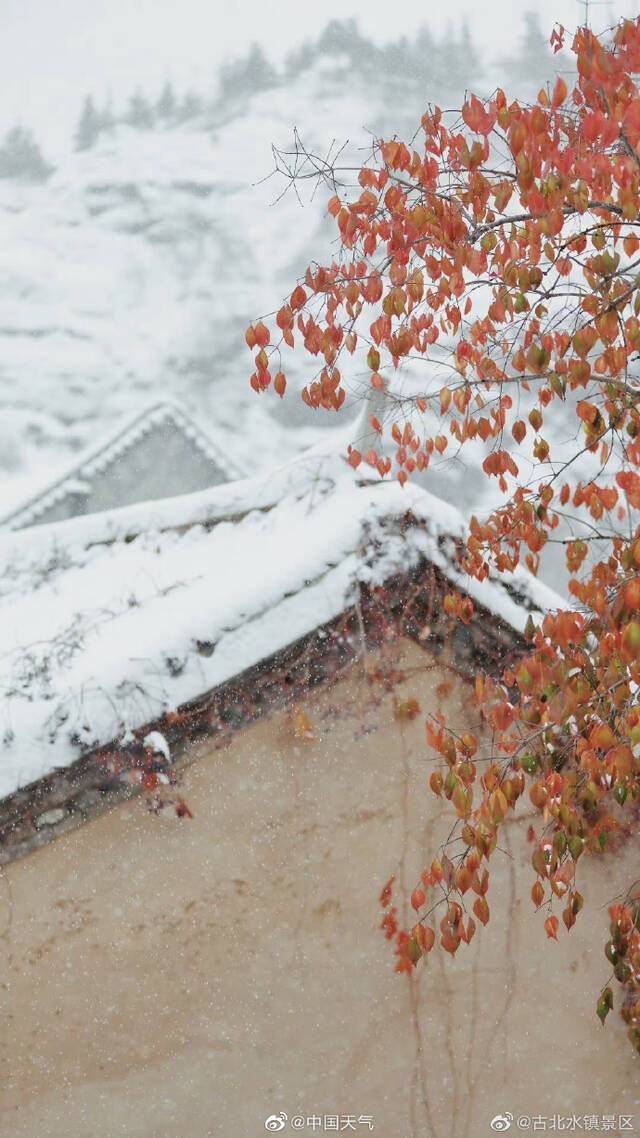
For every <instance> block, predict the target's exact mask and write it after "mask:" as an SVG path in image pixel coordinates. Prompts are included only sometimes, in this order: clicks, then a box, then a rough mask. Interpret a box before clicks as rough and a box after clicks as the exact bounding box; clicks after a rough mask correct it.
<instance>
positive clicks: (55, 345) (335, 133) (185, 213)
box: [0, 21, 489, 513]
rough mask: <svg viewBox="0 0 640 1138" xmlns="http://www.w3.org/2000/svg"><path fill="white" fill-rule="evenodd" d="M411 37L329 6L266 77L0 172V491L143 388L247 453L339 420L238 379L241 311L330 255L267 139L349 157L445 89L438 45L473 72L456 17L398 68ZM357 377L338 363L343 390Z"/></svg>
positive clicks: (30, 484)
mask: <svg viewBox="0 0 640 1138" xmlns="http://www.w3.org/2000/svg"><path fill="white" fill-rule="evenodd" d="M421 37H422V38H421ZM321 48H322V50H320V49H321ZM408 51H409V48H408V46H407V44H406V42H403V41H399V43H398V44H396V45H389V47H388V48H387V49H375V52H374V49H373V47H372V46H371V45H368V42H367V41H365V40H363V39H362V38H358V35H357V33H356V32H355V30H354V27H352V26H351V24H349V22H348V21H347V22H343V23H342V24H341V23H340V22H334V24H332V25H329V27H328V28H327V30H326V31H325V33H323V36H322V37H321V39H320V40H319V41H318V43H317V44H316V45H315V47H314V48H313V50H312V49H311V48H310V47H308V46H307V47H303V48H301V49H300V52H299V53H298V55H299V58H298V57H297V56H292V57H291V60H290V64H291V65H290V67H289V69H288V70H285V72H284V73H282V74H280V75H279V76H277V77H275V73H274V77H272V78H271V79H270V81H269V82H267V83H266V84H265V85H264V86H263V88H262V89H258V90H254V91H253V92H252V91H251V90H250V89H249V88H248V87H247V85H246V84H245V83H243V82H240V80H239V78H238V77H236V80H235V81H234V82H235V87H233V88H232V93H231V95H229V93H228V92H227V96H226V97H225V98H224V99H220V100H219V101H218V104H217V105H216V103H215V102H214V103H213V104H212V103H211V102H209V103H208V109H207V111H206V112H203V113H201V114H200V115H199V117H198V116H196V117H192V118H191V119H190V120H189V121H188V122H182V123H181V124H180V125H174V126H168V125H166V124H165V125H164V126H162V125H157V126H156V127H155V128H153V129H133V128H132V127H131V126H125V125H119V126H116V127H115V128H114V129H112V130H111V131H109V132H103V133H102V134H101V135H100V137H99V140H98V141H97V143H96V144H95V145H93V146H91V147H90V148H88V149H85V150H81V151H79V152H70V153H69V154H68V156H67V157H66V158H64V159H63V160H62V161H60V162H59V164H58V168H57V170H56V172H55V173H54V174H53V176H52V177H51V178H50V179H49V180H48V181H47V182H45V183H43V184H41V185H25V184H23V183H20V182H17V181H15V180H9V179H3V180H0V245H1V248H2V255H1V256H0V407H1V413H0V511H2V512H3V513H4V512H6V510H7V509H8V508H9V507H11V506H13V505H14V504H15V503H16V502H17V501H19V500H20V499H21V498H23V497H24V496H25V495H26V494H27V493H29V492H32V491H33V490H36V489H38V488H39V486H40V485H42V484H43V483H45V484H46V483H47V482H48V481H49V480H50V479H51V478H53V477H55V476H57V475H58V474H60V473H62V472H63V471H64V469H65V468H66V467H67V466H68V464H69V462H70V460H72V459H73V458H74V457H75V455H76V453H77V452H78V451H79V450H81V449H82V448H84V447H85V446H86V445H88V444H93V443H95V442H96V441H98V440H99V439H100V438H101V437H102V436H103V435H104V434H105V433H107V432H109V431H110V430H112V429H113V428H114V426H116V425H117V424H118V423H119V422H120V421H121V420H122V419H123V418H124V417H126V416H128V415H130V414H134V413H135V412H136V411H138V410H139V409H140V407H141V406H142V405H144V404H145V403H147V402H148V401H149V399H150V397H153V398H157V397H162V396H164V395H169V396H171V397H172V398H173V399H176V400H178V401H179V402H180V403H182V404H183V405H184V406H185V408H186V409H187V410H189V411H191V412H192V413H195V414H196V416H198V417H200V418H201V419H202V422H203V425H205V426H207V425H209V426H210V427H212V428H213V429H214V431H217V432H218V434H221V435H223V436H225V442H226V444H227V447H228V449H229V450H230V451H231V453H232V454H233V456H234V457H235V459H236V461H237V464H238V465H239V467H240V468H241V469H242V468H244V469H246V470H247V471H248V472H255V471H261V470H262V471H264V470H267V469H269V468H270V467H271V466H273V464H274V462H281V461H283V460H285V459H286V458H288V457H290V456H292V455H293V454H295V453H296V452H298V451H300V450H301V449H303V448H305V447H307V446H308V445H310V444H312V443H314V442H315V441H317V439H318V437H319V435H322V434H326V432H327V431H328V430H329V431H330V430H331V429H332V426H333V425H335V426H338V425H339V426H340V427H343V426H344V418H345V416H344V415H341V416H340V420H341V422H340V424H338V423H337V422H336V420H335V419H333V418H332V417H331V416H329V415H327V414H326V413H315V414H314V413H313V412H310V411H309V410H307V409H306V408H305V407H304V405H303V404H302V402H301V401H300V400H299V399H297V398H296V397H295V394H294V395H292V397H291V398H287V399H285V400H284V401H283V402H280V401H279V400H278V399H277V398H276V397H275V396H274V394H273V393H272V392H269V393H268V395H267V396H265V397H261V398H260V399H258V398H257V397H256V396H255V395H254V393H253V392H252V391H251V389H250V387H249V383H248V377H249V373H250V371H251V363H252V361H251V356H250V354H249V352H248V350H247V348H246V345H245V343H244V330H245V328H246V326H247V324H248V323H249V322H250V321H251V320H253V319H255V318H256V317H258V316H260V315H262V314H265V313H268V312H270V311H273V310H274V309H275V308H276V307H278V306H279V304H280V302H281V299H282V297H283V296H285V295H288V294H289V292H290V291H291V288H292V287H293V285H294V283H295V281H296V279H297V278H298V277H299V275H300V274H301V273H303V272H304V269H305V267H306V265H307V264H308V263H309V262H310V261H311V260H313V259H314V258H316V257H317V258H318V259H320V260H322V261H325V260H326V259H327V258H328V257H330V256H331V252H332V248H333V246H332V242H333V241H334V233H335V230H334V227H333V223H332V222H331V220H330V219H329V218H328V217H327V216H326V212H325V204H326V200H327V197H328V196H329V193H330V191H329V189H327V190H326V191H325V190H324V189H322V188H320V189H319V190H318V192H317V193H315V194H314V193H313V188H314V187H313V183H312V182H309V183H307V187H306V188H307V190H308V192H304V193H303V200H302V201H300V200H299V199H298V197H297V196H296V193H295V192H294V191H292V190H289V191H288V192H286V193H284V195H283V191H284V190H285V187H286V183H285V181H284V180H283V179H282V178H269V177H268V175H269V174H270V172H271V171H272V169H273V156H272V150H271V147H272V144H276V145H277V146H279V147H283V148H287V147H290V146H291V145H292V143H293V136H294V129H295V130H297V131H298V133H299V136H300V137H301V138H302V139H303V141H304V143H305V144H306V145H307V146H308V147H310V148H313V149H316V150H317V152H318V153H321V154H327V152H329V151H330V149H331V148H333V150H332V153H335V152H336V149H337V148H338V147H340V146H342V144H343V143H345V142H346V141H347V140H348V146H347V148H346V149H345V150H344V152H343V153H342V155H341V163H342V164H345V163H350V164H352V165H354V166H359V165H361V164H362V163H363V162H364V161H365V160H366V156H367V152H368V150H369V148H370V144H371V139H372V134H376V135H378V136H379V134H380V132H384V133H385V134H387V136H390V135H393V133H394V132H396V131H397V132H398V133H400V134H402V135H403V136H406V135H408V136H409V137H410V135H411V133H412V131H413V128H415V126H417V124H418V122H419V118H420V115H421V113H422V112H423V110H424V108H425V105H426V103H427V101H428V100H429V99H437V98H440V97H441V95H442V94H443V91H444V92H446V91H448V92H449V94H448V95H446V96H445V97H450V96H451V90H452V88H451V75H450V74H449V75H446V74H444V71H445V70H446V67H445V62H446V60H447V59H449V60H450V61H451V60H453V61H454V63H455V67H454V68H453V70H454V71H455V73H456V74H458V76H460V75H462V76H463V78H464V79H465V80H466V79H467V78H468V79H469V81H473V76H476V77H477V75H478V61H477V57H476V56H475V55H474V51H473V46H472V45H471V43H470V41H469V40H468V37H466V36H465V33H463V34H462V35H461V37H460V39H459V40H457V39H456V40H453V39H451V38H449V40H447V41H443V43H442V44H441V45H439V46H437V47H436V45H434V43H433V41H432V40H431V39H430V38H429V36H428V33H426V32H421V33H419V34H418V35H417V37H416V39H415V41H414V42H413V43H412V45H411V52H412V53H413V54H411V56H410V58H411V59H412V60H414V63H415V60H416V59H417V60H418V64H419V66H418V67H417V70H414V72H413V73H410V72H409V71H408V69H407V67H406V65H404V64H403V59H405V60H406V59H407V58H409V56H408V55H407V52H408ZM305 53H306V54H305ZM349 53H351V54H349ZM372 53H373V54H372ZM403 53H404V54H403ZM374 55H375V58H374ZM412 66H413V65H412ZM450 70H451V68H450ZM238 74H239V75H240V74H241V73H240V72H239V73H238ZM487 82H489V80H487ZM350 176H351V175H346V177H350ZM353 176H354V177H355V175H353ZM265 179H266V180H265ZM303 356H304V353H302V354H297V353H296V355H295V356H294V357H292V360H293V362H292V363H291V362H289V361H288V366H287V375H288V379H289V382H290V384H292V386H293V387H295V385H296V382H298V383H299V384H300V385H302V382H304V381H307V380H308V379H309V378H311V372H310V370H309V369H310V367H311V366H312V361H310V360H309V359H308V357H307V358H306V359H304V358H303ZM364 379H366V377H365V376H364V375H363V376H361V377H359V376H358V374H357V373H354V374H352V375H351V376H350V385H351V390H352V392H353V394H354V396H356V397H357V396H358V394H360V393H361V383H362V380H364ZM462 473H463V472H462V471H458V472H457V474H458V475H459V476H460V477H458V478H457V481H458V483H459V482H460V478H461V477H462ZM446 477H447V480H448V481H450V480H451V479H452V478H453V480H454V482H455V481H456V470H451V469H450V470H448V472H447V476H446ZM433 489H434V490H435V492H436V493H441V492H442V486H441V485H440V484H439V483H437V484H436V483H435V482H434V485H433ZM456 497H457V499H458V500H461V499H460V495H459V490H456ZM463 498H464V495H463ZM463 504H465V503H463ZM468 504H471V503H470V502H469V503H468Z"/></svg>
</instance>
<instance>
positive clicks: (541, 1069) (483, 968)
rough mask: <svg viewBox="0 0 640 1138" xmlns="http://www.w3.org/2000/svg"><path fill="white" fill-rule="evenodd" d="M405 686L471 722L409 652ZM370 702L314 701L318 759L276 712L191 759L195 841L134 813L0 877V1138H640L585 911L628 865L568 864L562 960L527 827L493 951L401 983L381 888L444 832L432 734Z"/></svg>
mask: <svg viewBox="0 0 640 1138" xmlns="http://www.w3.org/2000/svg"><path fill="white" fill-rule="evenodd" d="M404 664H405V666H406V667H407V668H408V670H409V674H408V677H407V678H406V679H405V680H404V681H403V683H402V684H401V691H402V697H403V698H407V697H408V696H416V697H417V698H418V699H419V700H420V703H421V705H422V711H423V713H424V712H426V710H427V709H428V708H431V709H435V708H436V707H437V706H442V708H443V710H444V711H445V713H446V714H448V715H452V716H454V717H455V716H458V717H461V718H463V717H465V716H467V715H470V714H472V712H471V711H470V703H469V698H468V692H467V691H466V690H465V689H464V687H461V686H460V685H457V686H456V687H455V688H454V689H453V691H451V692H450V693H447V692H445V691H443V689H442V688H441V687H439V685H441V684H442V682H443V680H445V681H446V680H447V676H446V674H445V673H444V672H443V671H442V670H441V668H440V667H439V666H438V667H436V668H433V667H431V666H430V664H431V661H430V659H429V657H428V656H427V655H426V654H424V653H421V652H419V651H418V650H417V649H416V648H414V647H413V646H411V645H408V646H407V647H406V650H405V654H404ZM380 694H381V693H380V690H379V689H378V688H377V687H376V686H375V685H373V686H371V685H367V684H366V683H365V681H364V679H363V674H362V671H361V669H360V668H359V667H357V668H354V670H353V672H352V673H351V675H350V676H348V677H346V678H345V679H343V680H341V681H340V682H339V683H338V684H337V685H336V686H334V687H333V688H332V689H330V690H325V691H322V692H319V693H316V694H314V695H313V696H309V698H308V700H307V701H306V703H305V711H306V714H307V715H308V717H309V719H310V721H311V723H312V724H313V728H314V735H315V738H314V739H313V740H312V741H304V740H300V739H297V738H295V737H294V732H293V727H292V722H291V719H290V717H289V716H288V715H287V714H285V713H284V712H282V713H277V714H275V715H274V716H273V717H272V718H270V719H268V720H264V721H262V722H260V723H258V724H256V725H254V726H253V727H251V728H249V729H248V730H246V731H244V732H243V733H242V735H239V736H238V737H237V738H236V739H235V740H234V741H233V742H232V743H231V744H230V745H229V746H228V747H227V748H225V749H224V750H219V751H214V750H209V751H208V750H207V746H206V745H200V747H199V755H200V759H199V761H197V762H194V764H193V765H191V766H190V767H189V768H188V769H187V770H186V772H185V774H184V784H183V787H182V793H183V794H184V796H185V798H186V799H187V801H188V803H189V805H190V807H191V809H192V811H193V813H194V819H193V820H192V821H189V820H188V819H184V820H178V819H177V818H176V817H175V816H173V815H170V814H169V813H168V812H167V814H166V816H165V815H163V814H162V813H161V814H160V815H154V814H152V813H150V812H149V811H148V809H147V806H146V804H145V802H144V800H143V799H142V798H138V799H134V800H131V801H129V802H126V803H124V804H122V805H120V806H118V807H116V808H115V809H113V810H112V811H111V812H110V813H108V814H106V815H103V816H102V817H100V818H98V819H97V820H95V821H93V822H90V823H88V824H87V825H85V826H84V827H82V828H81V829H79V830H77V831H75V832H74V833H71V834H68V835H66V836H65V837H62V838H60V839H58V840H57V841H56V842H54V843H52V844H51V845H49V846H47V847H45V848H43V849H41V850H39V851H37V852H36V853H34V854H32V855H30V856H29V857H28V858H26V859H24V860H23V861H20V862H17V863H14V864H13V865H11V866H9V867H8V868H7V869H6V870H5V872H4V875H3V877H2V879H0V904H1V906H2V926H1V929H0V932H2V931H3V935H2V936H1V937H0V982H1V984H2V988H1V992H2V1008H1V1011H2V1017H3V1030H2V1038H1V1048H2V1050H1V1053H0V1058H1V1064H2V1067H1V1070H2V1078H1V1090H0V1136H1V1138H120V1136H126V1138H210V1136H215V1138H253V1136H258V1135H260V1134H265V1133H267V1131H266V1130H265V1119H266V1118H267V1117H268V1116H269V1115H272V1114H276V1115H278V1114H279V1113H280V1112H285V1113H286V1114H287V1123H286V1127H285V1129H284V1130H283V1131H282V1133H283V1134H284V1135H285V1138H286V1136H287V1135H288V1134H292V1133H294V1130H292V1128H291V1120H292V1118H293V1117H294V1116H296V1115H303V1116H304V1119H305V1127H304V1128H303V1129H298V1130H297V1132H298V1133H300V1134H303V1135H309V1134H313V1133H315V1134H318V1133H326V1132H328V1131H329V1132H330V1129H331V1127H332V1126H333V1127H334V1132H335V1123H334V1118H335V1116H336V1115H337V1116H338V1122H337V1125H338V1126H339V1127H341V1128H342V1132H343V1133H351V1134H353V1133H354V1131H353V1130H352V1129H351V1130H349V1129H345V1126H346V1125H348V1124H347V1123H346V1119H347V1118H348V1116H352V1117H353V1118H354V1119H355V1123H354V1124H353V1125H355V1127H356V1131H355V1132H356V1133H360V1134H366V1133H370V1130H369V1126H368V1124H367V1123H366V1122H365V1121H358V1119H360V1118H361V1117H362V1118H363V1119H366V1118H367V1116H372V1119H373V1133H374V1134H377V1135H379V1136H380V1138H417V1136H418V1135H419V1136H422V1135H435V1136H436V1138H481V1136H483V1135H490V1134H491V1133H492V1130H491V1128H490V1121H491V1119H492V1118H493V1117H494V1116H495V1115H497V1114H504V1113H505V1112H510V1113H511V1114H512V1115H513V1116H514V1122H513V1124H512V1127H511V1132H512V1133H520V1132H521V1131H520V1130H518V1129H517V1128H516V1121H515V1120H517V1118H518V1116H519V1115H529V1116H534V1115H538V1116H540V1117H542V1118H545V1120H547V1121H546V1122H545V1128H546V1129H547V1130H549V1129H551V1122H550V1120H551V1118H553V1117H554V1116H558V1115H560V1116H563V1117H565V1118H566V1117H568V1116H571V1115H573V1114H576V1115H578V1116H580V1117H583V1116H584V1115H588V1116H592V1117H593V1116H599V1118H600V1119H602V1116H605V1115H615V1116H616V1120H617V1118H618V1116H619V1115H620V1114H626V1115H631V1116H634V1117H635V1127H636V1132H640V1102H639V1100H640V1091H639V1079H638V1074H639V1070H640V1068H639V1067H638V1061H637V1059H636V1057H635V1055H634V1053H633V1052H632V1050H631V1047H630V1045H629V1044H628V1043H627V1041H626V1038H625V1034H624V1027H623V1025H622V1024H621V1023H620V1022H619V1021H618V1017H617V1015H615V1014H614V1015H612V1016H610V1017H609V1022H608V1023H607V1025H606V1028H605V1029H604V1030H603V1029H602V1028H601V1026H600V1023H599V1021H598V1020H597V1018H596V1016H595V1014H594V1006H595V997H596V994H597V991H598V989H599V988H600V987H601V985H602V984H604V983H605V982H606V980H607V978H608V965H607V962H606V960H605V958H604V956H603V952H602V945H603V940H604V936H605V926H606V909H601V908H600V906H603V905H605V904H606V902H607V901H608V900H609V899H610V898H611V897H613V896H614V895H615V894H616V893H617V892H619V891H620V890H621V889H624V888H626V887H627V886H628V884H629V883H630V881H631V880H632V879H633V878H634V877H635V876H637V874H636V873H635V872H634V865H635V863H636V859H637V847H636V848H635V850H634V849H627V851H626V852H625V855H624V857H623V858H622V859H619V860H617V861H614V860H607V861H599V862H597V863H596V862H595V861H593V862H591V863H590V864H589V865H587V864H586V859H583V861H582V862H581V863H580V867H579V871H580V876H579V883H580V888H581V889H582V891H583V892H584V893H585V896H586V899H587V903H588V915H586V916H585V915H584V914H583V915H582V917H581V918H579V920H578V923H577V925H576V926H575V928H574V929H573V930H572V932H571V934H570V935H566V934H565V932H564V926H561V932H560V933H559V941H558V943H557V944H555V943H553V942H548V941H547V940H546V937H545V934H544V931H543V928H542V919H541V916H540V914H538V916H535V915H534V913H533V906H532V905H531V902H530V900H529V890H530V887H531V883H532V878H531V870H530V867H529V864H528V859H529V853H528V847H527V843H526V841H525V832H524V830H525V827H526V820H525V821H524V822H512V823H510V824H509V826H508V827H506V838H505V843H504V848H503V851H502V852H496V854H495V855H494V858H493V859H492V868H493V874H494V878H495V880H494V883H493V887H492V891H491V893H490V896H489V900H490V903H491V907H492V914H493V916H492V920H491V922H490V924H489V925H488V927H487V928H486V929H483V928H480V929H479V931H478V933H477V934H476V937H475V939H474V941H473V942H472V945H471V946H470V947H469V948H465V946H462V948H461V949H460V951H459V953H458V957H457V959H455V960H451V958H450V957H448V956H446V954H444V953H443V952H442V951H441V950H440V949H439V948H438V947H436V949H434V951H433V953H432V954H431V956H430V958H429V961H428V963H427V965H426V966H425V967H423V968H420V969H419V972H418V975H417V977H416V978H415V979H414V980H412V981H411V980H408V979H407V977H406V976H398V975H396V974H395V973H394V971H393V958H392V954H391V952H390V950H389V946H388V944H387V942H386V941H385V940H384V938H383V936H382V934H381V932H380V930H379V927H378V925H379V921H380V911H379V908H378V894H379V891H380V888H381V886H382V884H383V883H384V882H385V881H386V879H387V878H388V877H389V876H390V875H391V874H392V873H394V872H395V873H396V874H397V875H398V878H399V879H400V881H404V882H405V884H406V888H407V889H408V890H409V891H410V889H411V888H412V887H413V885H414V884H415V883H416V881H417V879H418V875H419V873H420V870H421V869H422V868H423V865H424V864H425V862H426V859H427V858H429V860H430V857H431V855H432V853H433V852H434V851H435V847H436V845H437V843H438V841H439V840H441V839H442V837H443V836H444V834H445V833H446V832H447V828H448V826H449V825H450V822H451V818H452V815H451V814H450V813H449V812H447V814H446V816H445V817H444V818H443V817H442V805H441V804H440V803H439V802H438V801H437V800H436V799H434V798H433V796H432V795H431V794H430V792H429V791H428V789H427V779H428V774H429V771H430V769H431V767H430V759H429V752H428V750H427V748H426V745H425V740H424V714H421V715H420V716H419V717H418V718H417V720H416V721H415V722H413V723H408V724H400V723H398V722H395V721H394V718H393V715H392V709H391V697H390V696H389V694H382V699H381V701H379V703H378V704H376V696H379V695H380ZM525 813H526V810H525ZM314 1117H315V1118H316V1119H319V1120H320V1125H318V1123H317V1122H316V1123H315V1125H314V1124H311V1125H309V1126H307V1125H306V1120H307V1119H313V1118H314ZM599 1125H600V1128H602V1127H603V1123H602V1121H600V1123H599ZM541 1129H542V1127H541V1126H538V1127H537V1128H536V1130H535V1133H540V1131H541ZM531 1132H532V1133H533V1132H534V1131H533V1127H532V1128H531ZM610 1132H611V1131H610ZM616 1132H617V1130H616Z"/></svg>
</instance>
